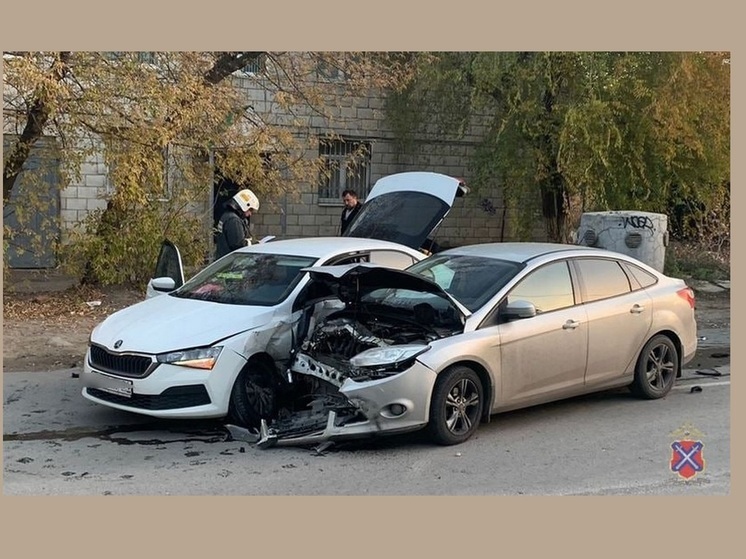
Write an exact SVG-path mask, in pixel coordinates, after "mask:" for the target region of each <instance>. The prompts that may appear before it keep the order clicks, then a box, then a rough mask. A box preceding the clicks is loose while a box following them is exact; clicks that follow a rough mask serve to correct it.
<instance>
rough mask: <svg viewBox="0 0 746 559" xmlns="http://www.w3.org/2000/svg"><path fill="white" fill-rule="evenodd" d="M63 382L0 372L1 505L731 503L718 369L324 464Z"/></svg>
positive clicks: (383, 442) (725, 376)
mask: <svg viewBox="0 0 746 559" xmlns="http://www.w3.org/2000/svg"><path fill="white" fill-rule="evenodd" d="M72 372H73V370H64V371H56V372H48V373H38V372H37V373H4V375H3V383H4V386H3V396H4V417H3V432H4V435H3V458H4V478H3V482H4V494H5V495H524V494H525V495H629V494H632V495H672V494H676V495H695V494H696V495H726V494H728V493H729V492H730V366H728V365H725V366H722V367H718V368H716V369H709V370H706V371H704V372H707V373H712V375H710V374H708V375H702V374H698V373H697V372H696V371H695V370H691V369H690V370H686V371H685V376H684V378H683V379H682V380H681V381H679V383H678V384H677V386H675V387H674V390H673V391H672V392H671V393H670V394H669V395H668V396H667V397H666V398H664V399H662V400H657V401H641V400H637V399H635V398H633V397H632V396H631V395H630V394H629V393H628V392H627V391H626V390H617V391H611V392H605V393H601V394H596V395H592V396H587V397H581V398H575V399H572V400H567V401H564V402H558V403H554V404H548V405H543V406H538V407H534V408H530V409H526V410H521V411H517V412H510V413H506V414H501V415H497V416H493V418H492V421H491V422H490V423H489V424H486V425H482V426H480V429H479V431H477V434H476V435H475V436H474V437H473V438H472V439H471V440H469V441H467V442H466V443H464V444H462V445H459V446H452V447H439V446H433V445H432V444H430V443H429V442H428V441H427V440H426V439H425V438H424V437H423V436H421V435H419V434H411V435H407V436H403V437H397V438H388V439H380V440H375V441H368V442H364V443H355V444H350V443H345V444H340V445H335V446H332V447H331V448H330V449H328V450H326V451H324V452H322V453H318V452H316V451H315V450H313V449H305V448H272V449H266V450H262V449H258V448H256V447H255V446H254V445H253V444H249V443H246V442H241V441H238V440H233V439H232V438H231V437H230V435H229V433H228V431H227V430H226V429H225V427H224V425H222V423H220V422H178V421H177V422H173V421H161V420H153V419H150V418H146V417H142V416H138V415H131V414H127V413H124V412H119V411H116V410H110V409H108V408H105V407H102V406H97V405H95V404H92V403H90V402H88V401H87V400H85V399H83V397H82V396H80V385H79V381H78V380H77V379H76V378H73V377H72ZM716 375H717V376H716ZM693 387H699V388H701V390H697V389H696V388H695V390H694V391H692V388H693ZM685 425H689V426H691V427H693V428H694V429H696V434H697V435H699V440H701V441H702V442H703V444H704V449H703V451H702V456H703V457H704V458H705V469H704V471H703V472H701V473H699V474H697V475H696V476H695V477H694V478H692V479H690V480H684V479H683V478H681V477H680V476H679V475H677V474H675V473H674V472H673V471H672V470H671V465H670V462H671V459H672V452H673V451H672V447H671V445H672V443H673V442H674V441H676V440H677V439H681V438H682V435H681V434H680V433H679V434H677V433H676V431H677V430H678V429H680V428H681V427H683V426H685ZM693 432H695V431H693Z"/></svg>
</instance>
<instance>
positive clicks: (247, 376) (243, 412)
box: [228, 365, 277, 428]
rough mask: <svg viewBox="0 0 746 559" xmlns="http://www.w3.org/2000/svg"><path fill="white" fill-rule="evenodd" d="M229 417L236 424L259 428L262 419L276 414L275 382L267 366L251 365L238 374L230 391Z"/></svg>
mask: <svg viewBox="0 0 746 559" xmlns="http://www.w3.org/2000/svg"><path fill="white" fill-rule="evenodd" d="M228 415H229V417H230V419H231V420H232V421H234V422H236V423H237V424H238V425H241V426H243V427H249V428H259V426H260V424H261V420H262V419H273V418H274V417H275V416H276V415H277V383H276V382H275V377H274V372H273V371H271V370H270V369H269V368H268V367H263V366H261V365H251V366H250V367H248V368H246V369H244V370H243V371H242V372H241V374H239V375H238V378H237V379H236V383H235V384H234V385H233V390H232V391H231V401H230V409H229V412H228Z"/></svg>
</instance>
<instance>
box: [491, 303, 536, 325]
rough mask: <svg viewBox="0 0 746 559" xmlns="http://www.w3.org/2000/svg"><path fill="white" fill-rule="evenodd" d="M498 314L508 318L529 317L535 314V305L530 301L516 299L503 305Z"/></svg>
mask: <svg viewBox="0 0 746 559" xmlns="http://www.w3.org/2000/svg"><path fill="white" fill-rule="evenodd" d="M500 314H501V315H502V316H503V318H507V319H509V320H514V319H521V318H531V317H533V316H536V306H535V305H534V304H533V303H531V302H530V301H526V300H523V299H518V300H517V301H511V302H510V303H508V304H507V305H505V306H504V307H503V308H502V310H501V311H500Z"/></svg>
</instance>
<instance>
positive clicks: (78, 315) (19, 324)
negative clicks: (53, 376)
mask: <svg viewBox="0 0 746 559" xmlns="http://www.w3.org/2000/svg"><path fill="white" fill-rule="evenodd" d="M144 297H145V294H144V292H141V291H136V290H134V289H131V288H124V287H107V288H92V287H71V288H68V289H65V290H63V291H51V292H36V293H25V292H20V293H13V292H6V291H5V290H3V340H2V343H3V371H52V370H57V369H68V368H72V367H78V366H80V365H81V364H82V360H83V358H84V356H85V352H86V347H87V345H88V336H89V335H90V333H91V331H92V330H93V327H94V326H95V325H96V324H98V323H99V322H101V321H102V320H103V319H104V318H106V316H108V315H109V314H111V313H113V312H115V311H117V310H119V309H122V308H124V307H126V306H129V305H132V304H134V303H136V302H138V301H141V300H142V299H144Z"/></svg>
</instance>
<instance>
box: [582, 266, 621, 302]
mask: <svg viewBox="0 0 746 559" xmlns="http://www.w3.org/2000/svg"><path fill="white" fill-rule="evenodd" d="M575 262H576V263H577V265H578V268H579V270H580V275H581V277H582V278H583V288H584V290H585V292H584V297H583V299H584V301H586V302H591V301H598V300H599V299H607V298H609V297H614V296H616V295H622V294H624V293H629V292H630V284H629V279H628V278H627V275H626V274H625V273H624V270H622V267H621V266H620V265H619V263H618V262H617V261H616V260H609V259H604V258H579V259H577V260H576V261H575Z"/></svg>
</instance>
